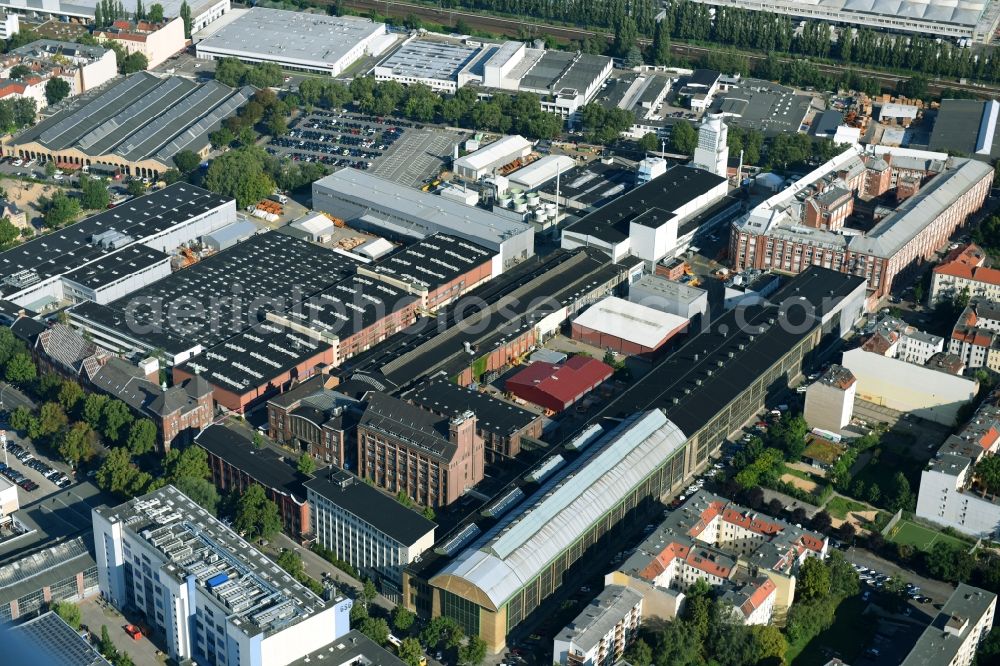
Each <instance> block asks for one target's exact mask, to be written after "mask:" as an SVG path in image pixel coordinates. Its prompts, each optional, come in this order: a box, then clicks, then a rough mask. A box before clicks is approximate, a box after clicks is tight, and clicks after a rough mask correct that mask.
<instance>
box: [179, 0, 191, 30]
mask: <svg viewBox="0 0 1000 666" xmlns="http://www.w3.org/2000/svg"><path fill="white" fill-rule="evenodd" d="M180 17H181V20H182V21H184V38H185V39H191V25H192V21H191V7H190V6H188V3H187V0H184V1H183V2H182V3H181V11H180Z"/></svg>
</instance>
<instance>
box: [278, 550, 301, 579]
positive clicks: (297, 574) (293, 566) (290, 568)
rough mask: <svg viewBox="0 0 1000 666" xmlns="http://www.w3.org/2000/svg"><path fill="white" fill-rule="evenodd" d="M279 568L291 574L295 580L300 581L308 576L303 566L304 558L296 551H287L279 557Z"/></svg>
mask: <svg viewBox="0 0 1000 666" xmlns="http://www.w3.org/2000/svg"><path fill="white" fill-rule="evenodd" d="M277 562H278V566H279V567H281V568H282V569H284V570H285V571H287V572H288V573H289V574H291V576H292V578H294V579H295V580H300V579H301V578H302V577H303V576H305V575H306V568H305V566H304V565H303V564H302V556H301V555H299V554H298V553H296V552H295V551H294V550H289V549H287V548H286V549H285V550H283V551H282V552H281V554H280V555H278V559H277Z"/></svg>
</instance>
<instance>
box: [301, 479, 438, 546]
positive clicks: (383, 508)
mask: <svg viewBox="0 0 1000 666" xmlns="http://www.w3.org/2000/svg"><path fill="white" fill-rule="evenodd" d="M305 487H306V488H308V489H309V490H311V491H313V492H314V493H316V494H317V495H320V496H321V497H325V498H326V499H328V500H329V501H330V502H333V503H334V504H336V505H337V506H339V507H340V508H342V509H344V510H345V511H349V512H350V513H353V514H354V515H355V516H357V517H358V518H360V519H361V520H363V521H365V522H366V523H369V524H370V525H372V526H373V527H374V528H375V529H377V530H378V531H380V532H382V533H383V534H387V535H389V536H390V537H392V538H393V539H395V540H396V541H398V542H399V543H401V544H404V545H411V544H413V543H415V542H416V541H417V540H418V539H420V538H421V537H422V536H424V535H425V534H427V533H428V532H430V531H432V530H433V529H434V528H435V527H437V525H435V524H434V523H433V522H431V521H429V520H427V519H426V518H424V517H423V516H422V515H420V514H419V513H417V512H416V511H414V510H412V509H408V508H406V507H405V506H403V505H402V504H400V503H399V502H398V501H396V499H395V498H393V497H389V496H388V495H386V494H385V493H383V492H382V491H380V490H378V489H377V488H374V487H372V486H369V485H368V484H367V483H365V482H364V481H362V480H361V479H359V478H358V477H356V476H354V475H353V474H351V473H350V472H345V471H343V470H340V469H337V468H335V467H327V468H326V469H322V470H320V471H318V472H316V475H315V478H312V479H309V480H308V481H306V483H305Z"/></svg>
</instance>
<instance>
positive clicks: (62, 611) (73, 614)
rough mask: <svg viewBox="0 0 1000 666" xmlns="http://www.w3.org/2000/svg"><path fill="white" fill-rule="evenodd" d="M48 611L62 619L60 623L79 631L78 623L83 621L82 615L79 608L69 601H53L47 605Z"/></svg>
mask: <svg viewBox="0 0 1000 666" xmlns="http://www.w3.org/2000/svg"><path fill="white" fill-rule="evenodd" d="M49 610H51V611H53V612H54V613H55V614H56V615H58V616H59V617H60V618H62V621H63V622H65V623H66V624H68V625H69V626H71V627H73V629H75V630H76V631H80V621H81V620H82V619H83V614H82V613H81V612H80V607H79V606H77V605H76V604H74V603H73V602H71V601H55V602H53V603H52V604H50V605H49Z"/></svg>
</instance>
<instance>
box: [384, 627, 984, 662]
mask: <svg viewBox="0 0 1000 666" xmlns="http://www.w3.org/2000/svg"><path fill="white" fill-rule="evenodd" d="M998 633H1000V632H998ZM396 651H397V652H398V653H399V658H400V659H401V660H402V661H403V662H404V663H405V664H406V665H407V666H420V662H421V660H422V659H423V657H424V650H423V648H421V647H420V641H418V640H417V639H416V638H404V639H403V640H402V641H401V642H400V644H399V648H397V650H396Z"/></svg>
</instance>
